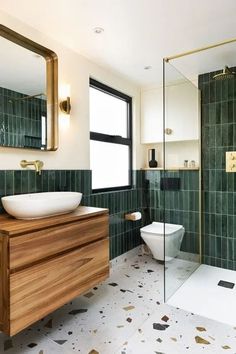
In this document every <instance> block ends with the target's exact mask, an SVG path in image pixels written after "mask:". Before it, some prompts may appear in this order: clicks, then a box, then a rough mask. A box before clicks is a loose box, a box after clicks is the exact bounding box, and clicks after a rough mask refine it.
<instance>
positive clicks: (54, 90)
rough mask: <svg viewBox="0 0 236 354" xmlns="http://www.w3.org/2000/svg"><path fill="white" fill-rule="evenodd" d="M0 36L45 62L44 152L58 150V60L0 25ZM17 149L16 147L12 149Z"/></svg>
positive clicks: (43, 49) (32, 42) (38, 46)
mask: <svg viewBox="0 0 236 354" xmlns="http://www.w3.org/2000/svg"><path fill="white" fill-rule="evenodd" d="M0 36H2V37H4V38H6V39H8V40H9V41H11V42H13V43H15V44H18V45H20V46H21V47H24V48H26V49H28V50H30V51H32V52H34V53H36V54H39V55H41V56H42V57H44V58H45V60H46V80H47V89H46V90H47V146H46V148H45V149H44V151H53V150H57V148H58V59H57V55H56V54H55V53H54V52H53V51H52V50H50V49H48V48H46V47H43V46H42V45H40V44H38V43H36V42H34V41H32V40H31V39H29V38H26V37H24V36H22V35H21V34H19V33H17V32H15V31H13V30H12V29H10V28H8V27H6V26H4V25H2V24H0ZM14 148H17V147H14Z"/></svg>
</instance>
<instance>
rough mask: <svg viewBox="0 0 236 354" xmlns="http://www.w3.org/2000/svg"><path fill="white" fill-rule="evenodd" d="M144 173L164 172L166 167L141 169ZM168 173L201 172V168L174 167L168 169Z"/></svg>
mask: <svg viewBox="0 0 236 354" xmlns="http://www.w3.org/2000/svg"><path fill="white" fill-rule="evenodd" d="M141 170H143V171H163V170H164V167H154V168H151V167H144V168H141ZM165 170H166V171H199V167H198V166H197V167H183V166H179V167H178V166H173V167H166V168H165Z"/></svg>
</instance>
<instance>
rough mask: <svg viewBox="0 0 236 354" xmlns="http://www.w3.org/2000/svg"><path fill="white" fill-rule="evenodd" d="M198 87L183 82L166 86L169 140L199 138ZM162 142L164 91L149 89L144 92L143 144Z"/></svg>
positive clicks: (166, 117) (142, 110) (142, 111)
mask: <svg viewBox="0 0 236 354" xmlns="http://www.w3.org/2000/svg"><path fill="white" fill-rule="evenodd" d="M199 97H200V96H199V90H198V89H197V88H196V87H195V86H194V85H193V84H192V83H191V82H184V83H179V84H176V85H171V86H167V87H166V89H165V128H169V129H171V134H170V135H167V134H166V135H165V140H166V141H169V142H171V141H186V140H197V139H199ZM159 142H163V92H162V88H158V89H150V90H146V91H143V92H142V95H141V143H142V144H148V143H149V144H150V143H159Z"/></svg>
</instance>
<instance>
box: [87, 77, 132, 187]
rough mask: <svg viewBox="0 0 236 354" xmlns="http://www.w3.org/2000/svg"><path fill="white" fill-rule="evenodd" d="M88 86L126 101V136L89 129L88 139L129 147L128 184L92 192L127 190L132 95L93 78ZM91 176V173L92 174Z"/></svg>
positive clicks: (130, 148)
mask: <svg viewBox="0 0 236 354" xmlns="http://www.w3.org/2000/svg"><path fill="white" fill-rule="evenodd" d="M89 87H92V88H94V89H97V90H99V91H102V92H104V93H106V94H108V95H111V96H113V97H116V98H118V99H121V100H123V101H125V102H126V103H127V138H123V137H121V136H119V135H109V134H103V133H97V132H93V131H90V140H95V141H102V142H105V143H112V144H119V145H126V146H128V147H129V184H128V185H125V186H118V187H107V188H97V189H92V193H101V192H109V191H119V190H127V189H131V188H132V167H133V139H132V133H133V132H132V97H130V96H128V95H126V94H124V93H123V92H120V91H118V90H116V89H114V88H112V87H110V86H107V85H105V84H103V83H101V82H100V81H97V80H95V79H93V78H90V79H89ZM92 178H93V174H92Z"/></svg>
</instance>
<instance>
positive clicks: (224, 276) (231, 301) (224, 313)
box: [167, 264, 236, 326]
mask: <svg viewBox="0 0 236 354" xmlns="http://www.w3.org/2000/svg"><path fill="white" fill-rule="evenodd" d="M220 280H224V281H228V282H232V283H235V286H234V288H233V289H228V288H224V287H221V286H218V285H217V284H218V282H219V281H220ZM167 304H168V305H172V306H175V307H178V308H181V309H183V310H186V311H189V312H193V313H194V314H197V315H201V316H204V317H207V318H210V319H213V320H216V321H219V322H223V323H227V324H229V325H232V326H236V271H232V270H227V269H222V268H217V267H212V266H208V265H205V264H202V265H201V266H200V267H199V268H198V269H197V270H196V271H195V272H194V273H193V274H192V275H191V276H190V277H189V278H188V280H186V282H185V283H184V284H183V285H182V286H181V287H180V288H179V289H178V290H177V291H176V293H175V294H174V295H173V296H171V297H170V298H169V300H168V301H167Z"/></svg>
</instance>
